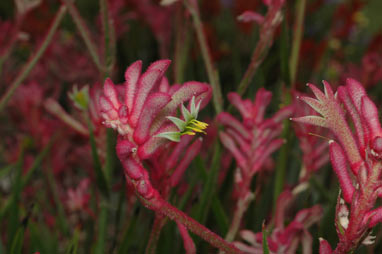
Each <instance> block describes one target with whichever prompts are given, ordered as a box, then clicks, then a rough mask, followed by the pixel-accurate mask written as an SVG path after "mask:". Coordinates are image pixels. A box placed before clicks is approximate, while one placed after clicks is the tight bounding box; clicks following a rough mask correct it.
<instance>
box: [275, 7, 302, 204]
mask: <svg viewBox="0 0 382 254" xmlns="http://www.w3.org/2000/svg"><path fill="white" fill-rule="evenodd" d="M305 5H306V0H299V1H298V2H297V7H296V8H297V19H296V23H295V27H294V35H293V42H292V53H291V56H290V60H289V68H290V69H289V70H290V78H291V80H290V81H291V82H290V83H291V84H292V89H293V87H294V83H295V78H296V74H297V65H298V57H299V51H300V46H301V39H302V31H303V24H304V13H305ZM290 94H291V93H287V94H286V95H285V96H284V98H283V102H284V103H283V104H284V105H289V104H290V103H291V95H290ZM283 127H284V128H283V135H282V136H283V138H284V139H285V140H287V141H290V140H291V135H290V131H289V129H290V121H289V120H285V121H284V124H283ZM289 143H290V142H286V143H285V144H284V145H283V146H282V147H281V149H280V152H279V155H278V158H277V166H276V176H275V187H274V193H273V204H274V207H276V202H277V199H278V196H279V195H280V193H281V191H282V189H283V187H284V178H285V170H286V166H287V159H288V156H289V152H290V149H289Z"/></svg>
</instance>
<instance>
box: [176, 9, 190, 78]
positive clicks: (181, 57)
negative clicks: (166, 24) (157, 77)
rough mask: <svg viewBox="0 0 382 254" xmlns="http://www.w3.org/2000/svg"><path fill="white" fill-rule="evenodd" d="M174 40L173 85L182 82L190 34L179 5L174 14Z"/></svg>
mask: <svg viewBox="0 0 382 254" xmlns="http://www.w3.org/2000/svg"><path fill="white" fill-rule="evenodd" d="M175 20H176V22H175V23H176V38H175V53H174V60H175V61H174V62H175V66H174V79H175V83H177V84H182V83H183V82H184V69H185V67H186V64H187V54H188V49H189V46H190V33H189V26H188V22H187V21H188V20H186V21H185V22H183V20H184V18H183V6H182V5H179V6H178V7H177V12H176V17H175Z"/></svg>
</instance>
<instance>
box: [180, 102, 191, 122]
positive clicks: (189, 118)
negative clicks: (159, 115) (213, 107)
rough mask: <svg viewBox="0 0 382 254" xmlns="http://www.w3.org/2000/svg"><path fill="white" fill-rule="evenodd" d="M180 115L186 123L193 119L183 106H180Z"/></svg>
mask: <svg viewBox="0 0 382 254" xmlns="http://www.w3.org/2000/svg"><path fill="white" fill-rule="evenodd" d="M182 115H183V117H184V120H185V121H186V122H189V121H191V120H192V119H194V117H193V116H192V115H191V113H190V111H188V109H187V108H186V106H184V104H182Z"/></svg>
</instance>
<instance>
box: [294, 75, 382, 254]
mask: <svg viewBox="0 0 382 254" xmlns="http://www.w3.org/2000/svg"><path fill="white" fill-rule="evenodd" d="M323 83H324V88H325V93H322V92H321V91H320V90H319V89H317V88H316V87H315V86H314V85H308V86H309V87H310V88H311V89H312V91H313V93H314V94H315V96H316V98H317V99H313V98H310V97H301V100H303V101H304V102H306V103H307V104H308V105H310V106H311V107H312V108H313V109H314V110H315V111H317V112H318V113H319V114H320V115H321V116H304V117H299V118H294V119H293V120H295V121H297V122H302V123H307V124H312V125H317V126H321V127H326V128H329V129H330V130H331V131H332V133H333V134H334V135H335V137H336V139H337V140H338V141H339V144H338V143H336V142H335V141H330V142H329V146H330V159H331V162H332V166H333V169H334V171H335V173H336V175H337V177H338V179H339V183H340V187H341V190H342V196H343V198H344V200H345V201H346V203H347V204H350V208H348V207H347V204H346V203H345V202H343V201H341V199H339V201H338V204H337V216H336V218H337V219H336V226H337V232H338V234H339V239H340V241H339V243H338V245H337V247H336V249H335V250H334V253H346V252H348V251H349V250H352V249H355V248H356V247H358V246H359V245H360V244H361V243H364V244H370V242H372V239H371V237H367V234H368V232H369V228H372V227H373V226H375V225H376V224H377V223H379V222H381V221H382V216H380V212H379V211H380V209H379V208H376V209H375V210H372V209H373V208H374V205H375V202H376V199H377V198H378V197H379V196H380V190H381V187H382V186H381V181H380V180H381V179H380V178H381V173H382V172H381V171H382V160H381V159H382V128H381V125H380V122H379V118H378V110H377V107H376V106H375V104H374V103H373V102H372V101H371V99H370V98H369V97H368V96H367V94H366V92H365V90H364V88H363V87H362V86H361V84H360V83H359V82H357V81H356V80H354V79H348V80H347V81H346V85H345V86H340V87H339V88H338V91H337V94H336V96H335V95H334V93H333V91H332V89H331V87H330V85H329V84H328V83H327V82H325V81H324V82H323ZM341 105H343V106H344V107H341ZM346 113H348V114H349V115H350V117H351V119H352V121H353V125H354V129H355V134H353V133H352V131H351V128H350V127H349V124H348V122H347V120H346V118H345V114H346ZM348 166H350V169H351V171H349V170H348ZM322 244H324V243H322ZM322 248H323V250H322V253H330V252H329V251H328V250H329V248H327V246H326V247H325V246H322ZM324 249H325V250H326V251H325V250H324Z"/></svg>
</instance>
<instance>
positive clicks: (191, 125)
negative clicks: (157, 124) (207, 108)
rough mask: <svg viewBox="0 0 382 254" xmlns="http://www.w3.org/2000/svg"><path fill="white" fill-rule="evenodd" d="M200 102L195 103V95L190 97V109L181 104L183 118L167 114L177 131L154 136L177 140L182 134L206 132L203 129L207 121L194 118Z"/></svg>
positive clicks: (206, 125) (196, 115)
mask: <svg viewBox="0 0 382 254" xmlns="http://www.w3.org/2000/svg"><path fill="white" fill-rule="evenodd" d="M200 102H201V101H199V103H198V104H197V105H195V96H194V97H192V99H191V105H190V111H188V109H187V108H186V107H185V106H184V105H183V104H182V115H183V118H184V120H182V119H180V118H177V117H174V116H168V117H167V119H169V120H170V121H171V122H173V123H174V124H175V125H176V127H177V128H178V129H179V131H170V132H162V133H159V134H157V135H156V136H155V137H160V138H167V139H169V140H171V141H174V142H179V141H180V137H181V136H183V135H191V136H194V135H195V134H196V133H203V134H207V133H206V132H205V131H204V130H205V129H206V128H207V127H208V124H207V123H204V122H201V121H198V120H196V118H197V117H198V113H199V109H200Z"/></svg>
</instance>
